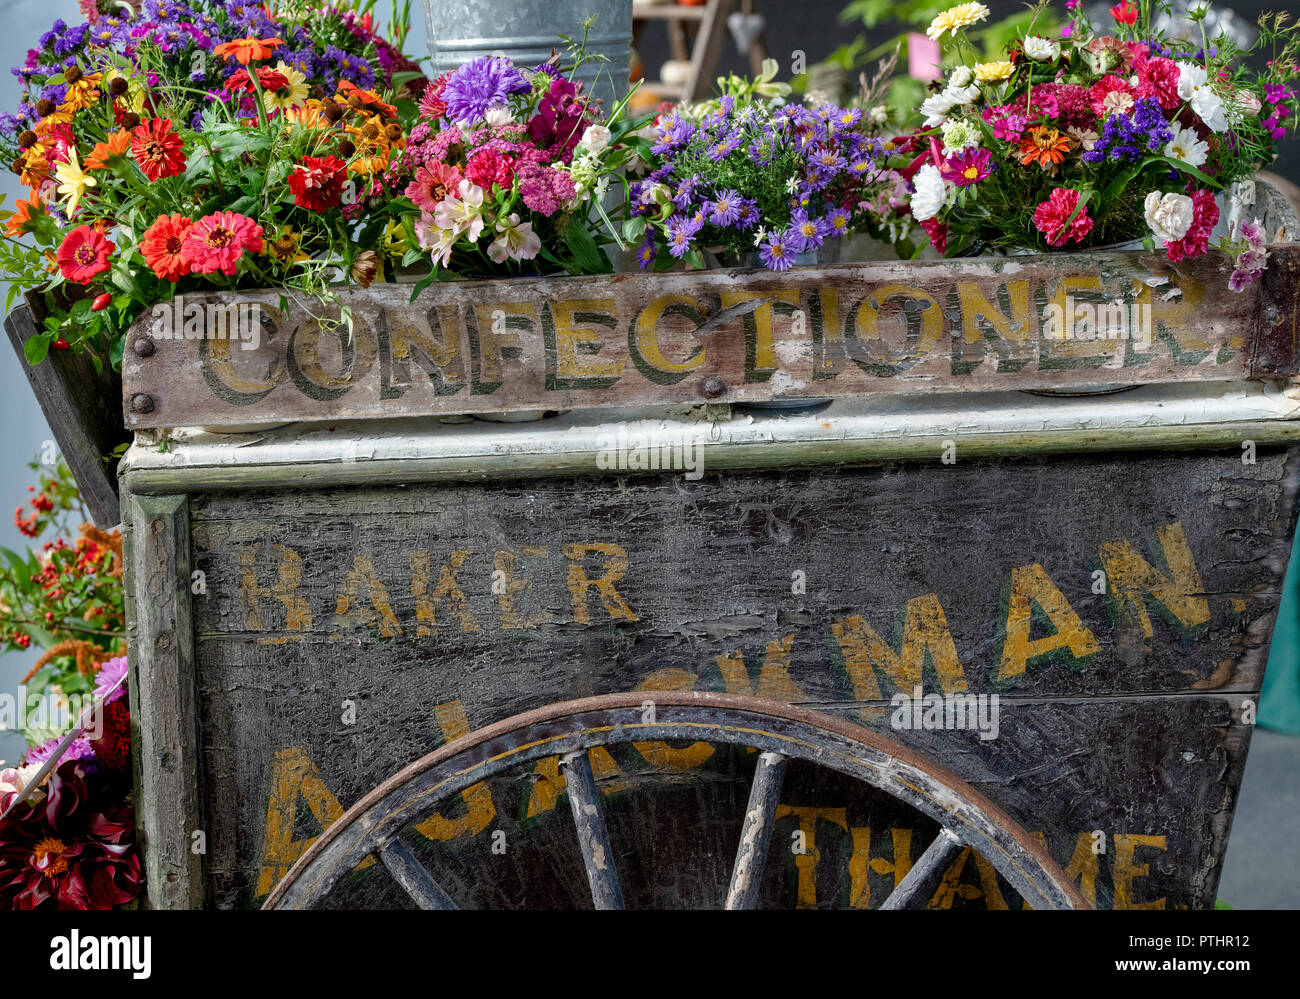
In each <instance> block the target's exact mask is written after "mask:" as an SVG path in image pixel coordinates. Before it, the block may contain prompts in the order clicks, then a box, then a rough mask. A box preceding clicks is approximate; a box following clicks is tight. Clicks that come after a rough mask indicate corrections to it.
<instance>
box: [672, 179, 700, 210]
mask: <svg viewBox="0 0 1300 999" xmlns="http://www.w3.org/2000/svg"><path fill="white" fill-rule="evenodd" d="M699 183H700V175H699V174H698V173H697V174H693V175H692V176H690V177H687V178H686V179H685V180H684V181H682V182H681V183H680V184H678V185H677V190H676V191H675V192H674V193H673V204H674V205H676V206H677V207H678V208H681V209H683V210H685V208H686V206H687V205H689V204H690V203H691V202H692V201H693V200H695V188H696V187H697V186H699Z"/></svg>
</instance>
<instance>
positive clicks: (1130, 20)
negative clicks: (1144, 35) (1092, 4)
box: [1110, 0, 1138, 27]
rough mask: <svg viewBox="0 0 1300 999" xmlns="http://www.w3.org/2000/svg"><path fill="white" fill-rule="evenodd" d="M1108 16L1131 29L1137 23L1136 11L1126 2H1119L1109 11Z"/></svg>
mask: <svg viewBox="0 0 1300 999" xmlns="http://www.w3.org/2000/svg"><path fill="white" fill-rule="evenodd" d="M1110 16H1111V17H1113V18H1114V19H1115V20H1116V21H1117V22H1119V23H1120V24H1127V25H1129V26H1130V27H1132V26H1133V25H1134V24H1135V23H1137V19H1138V9H1137V8H1136V7H1134V6H1133V5H1132V4H1131V3H1129V2H1128V0H1120V2H1119V3H1117V4H1116V5H1115V6H1114V7H1112V8H1111V9H1110Z"/></svg>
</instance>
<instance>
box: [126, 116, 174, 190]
mask: <svg viewBox="0 0 1300 999" xmlns="http://www.w3.org/2000/svg"><path fill="white" fill-rule="evenodd" d="M131 155H133V156H134V157H135V161H136V162H137V163H139V164H140V169H141V170H142V171H143V172H144V175H145V176H146V177H148V178H149V179H150V180H157V179H158V178H159V177H175V176H176V175H177V174H178V173H180V172H181V171H182V170H184V169H185V143H184V142H183V141H182V140H181V137H180V136H179V135H177V134H176V133H175V132H173V131H172V123H171V122H170V121H168V120H167V119H165V118H151V119H150V120H149V121H147V122H144V123H143V124H141V125H138V126H136V128H135V130H134V131H133V132H132V133H131Z"/></svg>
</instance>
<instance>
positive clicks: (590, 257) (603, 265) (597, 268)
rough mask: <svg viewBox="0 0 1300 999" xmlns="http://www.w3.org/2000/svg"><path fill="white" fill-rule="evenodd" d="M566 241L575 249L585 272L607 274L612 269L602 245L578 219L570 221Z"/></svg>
mask: <svg viewBox="0 0 1300 999" xmlns="http://www.w3.org/2000/svg"><path fill="white" fill-rule="evenodd" d="M564 242H565V245H566V246H568V248H569V249H570V250H572V251H573V258H574V260H575V261H576V262H577V265H578V267H579V268H580V269H581V273H583V274H606V273H608V272H609V271H610V270H611V267H610V264H609V260H607V259H606V257H605V255H604V254H603V253H601V252H600V247H598V246H597V245H596V241H595V240H594V239H593V238H592V236H591V233H590V232H588V231H587V227H586V226H585V225H581V224H579V223H578V221H577V220H576V219H574V220H572V221H570V223H569V227H568V229H566V230H565V231H564Z"/></svg>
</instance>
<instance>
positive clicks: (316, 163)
mask: <svg viewBox="0 0 1300 999" xmlns="http://www.w3.org/2000/svg"><path fill="white" fill-rule="evenodd" d="M347 179H348V166H347V164H346V163H344V162H343V161H342V160H341V159H339V158H338V157H337V156H304V157H303V159H302V162H301V163H299V164H297V165H295V166H294V168H293V169H292V170H290V171H289V190H290V191H292V192H293V203H294V204H295V205H297V206H298V207H299V208H306V209H307V210H308V211H313V212H323V211H325V210H326V209H328V208H337V207H338V205H339V200H340V199H341V198H342V197H343V185H344V184H345V183H347Z"/></svg>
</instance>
